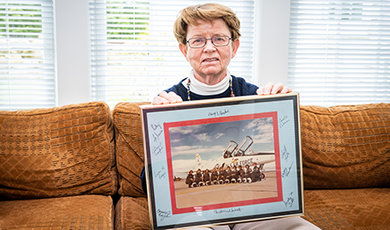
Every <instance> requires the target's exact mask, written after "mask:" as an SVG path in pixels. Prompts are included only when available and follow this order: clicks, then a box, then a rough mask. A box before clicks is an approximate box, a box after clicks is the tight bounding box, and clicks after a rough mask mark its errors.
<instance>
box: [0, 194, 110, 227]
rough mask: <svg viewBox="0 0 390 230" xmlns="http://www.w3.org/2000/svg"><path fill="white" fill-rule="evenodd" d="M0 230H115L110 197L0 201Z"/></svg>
mask: <svg viewBox="0 0 390 230" xmlns="http://www.w3.org/2000/svg"><path fill="white" fill-rule="evenodd" d="M0 207H1V208H0V229H114V208H113V203H112V199H111V197H110V196H102V195H82V196H73V197H59V198H46V199H35V200H12V201H1V202H0Z"/></svg>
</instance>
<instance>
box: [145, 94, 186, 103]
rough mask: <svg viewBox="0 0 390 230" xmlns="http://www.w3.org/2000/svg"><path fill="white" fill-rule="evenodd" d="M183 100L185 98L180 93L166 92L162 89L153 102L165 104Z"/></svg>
mask: <svg viewBox="0 0 390 230" xmlns="http://www.w3.org/2000/svg"><path fill="white" fill-rule="evenodd" d="M181 102H183V99H181V97H180V96H179V95H177V94H176V93H174V92H169V93H167V92H165V91H162V92H161V93H160V94H159V95H158V96H156V97H154V98H153V101H152V104H153V105H164V104H175V103H181Z"/></svg>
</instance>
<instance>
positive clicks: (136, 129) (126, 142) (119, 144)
mask: <svg viewBox="0 0 390 230" xmlns="http://www.w3.org/2000/svg"><path fill="white" fill-rule="evenodd" d="M149 103H150V102H139V103H136V102H134V103H132V102H121V103H118V104H117V105H116V106H115V108H114V110H113V120H114V125H115V128H116V137H115V139H116V154H117V158H116V160H117V168H118V174H119V191H118V193H119V194H120V195H123V196H124V195H127V196H145V194H144V193H143V191H142V185H141V180H140V178H139V176H140V173H141V171H142V167H143V166H144V147H143V136H142V121H141V115H140V113H141V109H140V108H139V106H140V105H142V104H149Z"/></svg>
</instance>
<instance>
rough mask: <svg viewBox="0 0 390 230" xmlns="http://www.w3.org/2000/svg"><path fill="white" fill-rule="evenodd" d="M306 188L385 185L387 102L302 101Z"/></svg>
mask: <svg viewBox="0 0 390 230" xmlns="http://www.w3.org/2000/svg"><path fill="white" fill-rule="evenodd" d="M300 116H301V137H302V158H303V175H304V185H305V189H308V188H355V187H375V186H386V187H388V186H389V185H390V104H389V103H387V104H386V103H380V104H362V105H351V106H334V107H329V108H325V107H320V106H301V108H300Z"/></svg>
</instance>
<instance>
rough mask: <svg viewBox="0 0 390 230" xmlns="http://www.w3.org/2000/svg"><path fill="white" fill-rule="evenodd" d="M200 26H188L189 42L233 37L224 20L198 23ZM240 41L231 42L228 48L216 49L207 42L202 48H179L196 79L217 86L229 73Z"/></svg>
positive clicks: (184, 46)
mask: <svg viewBox="0 0 390 230" xmlns="http://www.w3.org/2000/svg"><path fill="white" fill-rule="evenodd" d="M198 22H199V24H198V25H188V28H187V40H188V39H191V38H206V39H210V38H212V37H213V36H216V35H219V36H228V37H231V33H230V31H229V28H228V26H227V25H226V23H225V22H224V21H223V20H222V19H216V20H214V21H211V22H206V21H198ZM238 46H239V40H236V41H234V42H233V41H230V42H229V44H228V45H227V46H219V47H216V46H214V45H213V44H212V43H211V40H207V43H206V45H205V46H204V47H202V48H191V47H189V46H188V44H187V45H183V44H180V45H179V48H180V50H181V52H182V53H183V54H184V56H185V57H186V59H187V61H188V62H189V63H190V64H191V66H192V68H193V70H194V74H195V77H196V78H197V79H198V80H200V81H201V82H203V83H206V84H210V85H213V84H216V83H218V82H220V81H221V80H222V79H223V78H224V77H225V76H226V72H227V67H228V65H229V63H230V60H231V59H232V58H233V57H234V56H235V55H236V52H237V49H238Z"/></svg>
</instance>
